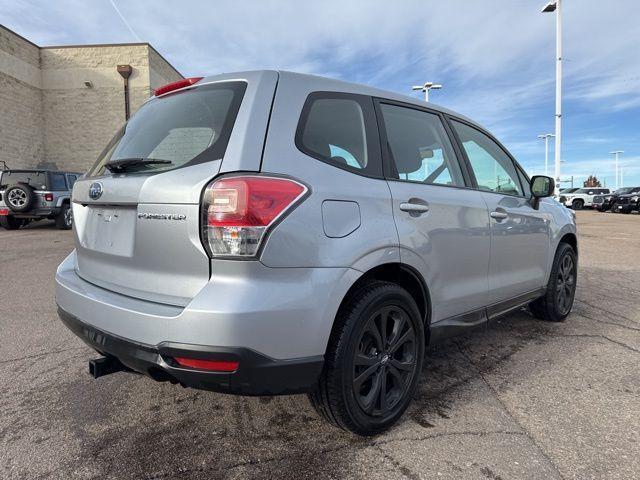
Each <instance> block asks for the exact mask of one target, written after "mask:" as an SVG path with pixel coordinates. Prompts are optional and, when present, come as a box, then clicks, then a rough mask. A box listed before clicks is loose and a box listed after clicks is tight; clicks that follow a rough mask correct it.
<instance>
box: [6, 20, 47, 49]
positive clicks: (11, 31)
mask: <svg viewBox="0 0 640 480" xmlns="http://www.w3.org/2000/svg"><path fill="white" fill-rule="evenodd" d="M0 28H2V29H3V30H6V31H7V32H9V33H12V34H13V35H15V36H16V37H18V38H20V39H21V40H24V41H25V42H27V43H30V44H31V45H33V46H34V47H38V48H41V47H40V45H36V44H35V43H33V42H32V41H31V40H29V39H28V38H24V37H23V36H22V35H20V34H19V33H16V32H14V31H13V30H11V29H10V28H9V27H7V26H6V25H3V24H1V23H0Z"/></svg>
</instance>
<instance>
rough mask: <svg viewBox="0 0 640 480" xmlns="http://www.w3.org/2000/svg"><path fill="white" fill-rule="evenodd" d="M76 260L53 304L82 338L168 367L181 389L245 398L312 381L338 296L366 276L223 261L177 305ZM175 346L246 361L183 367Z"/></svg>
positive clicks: (61, 277) (66, 265) (60, 273)
mask: <svg viewBox="0 0 640 480" xmlns="http://www.w3.org/2000/svg"><path fill="white" fill-rule="evenodd" d="M75 265H76V256H75V252H73V253H72V254H71V255H69V256H68V257H67V258H66V259H65V260H64V261H63V262H62V264H61V265H60V266H59V267H58V270H57V272H56V302H57V304H58V307H59V308H60V309H61V318H62V320H63V321H64V322H65V324H67V325H68V326H69V328H71V330H73V331H74V332H75V333H76V334H77V335H78V336H80V337H81V338H82V339H83V340H84V341H85V342H87V343H89V344H90V345H91V346H92V347H93V348H95V349H96V350H98V351H100V352H102V353H104V354H107V355H111V356H114V357H117V358H118V359H120V360H121V362H122V363H123V364H124V365H126V366H127V367H129V368H130V369H132V370H135V371H137V372H140V373H144V374H147V375H149V376H151V377H154V375H156V374H157V373H158V372H160V376H162V375H163V372H164V373H166V374H168V375H169V376H170V379H173V380H176V381H178V382H180V383H183V384H184V385H188V386H193V387H196V388H205V389H208V390H217V391H224V392H230V393H242V394H275V393H291V392H296V391H304V390H306V389H308V388H309V387H310V386H311V385H313V384H314V383H315V381H316V380H317V378H318V375H319V374H320V370H321V368H322V359H323V356H324V353H325V350H326V346H327V343H328V340H329V336H330V334H331V329H332V326H333V320H334V318H335V315H336V313H337V310H338V308H339V306H340V302H341V301H342V299H343V298H344V295H345V294H346V292H347V291H348V289H349V287H350V286H351V285H352V284H353V282H354V281H355V280H356V279H357V278H358V277H359V275H360V273H359V272H357V271H356V270H352V269H349V268H269V267H266V266H265V265H263V264H261V263H260V262H257V261H255V262H239V261H221V263H220V264H214V265H213V272H214V274H213V275H212V277H211V279H210V280H209V281H208V283H206V284H205V286H204V287H203V288H202V290H201V291H200V292H199V293H198V294H197V295H196V296H195V297H194V298H193V299H192V300H191V302H190V303H189V304H188V305H186V306H185V307H180V306H172V305H165V304H159V303H155V302H150V301H146V300H140V299H137V298H132V297H128V296H126V295H122V294H120V293H115V292H112V291H109V290H106V289H104V288H101V287H98V286H96V285H93V284H92V283H90V282H87V281H86V280H84V279H82V278H81V277H80V276H79V275H78V274H77V273H76V271H75ZM102 338H104V339H106V340H105V341H104V342H102V341H101V340H99V339H102ZM96 339H98V340H96ZM105 345H106V346H105ZM174 350H184V351H185V352H186V353H189V355H184V356H186V357H193V358H198V357H199V355H200V354H202V355H203V356H204V357H207V359H211V360H218V359H221V360H225V359H237V361H239V362H240V367H239V369H238V370H237V372H235V373H233V374H217V373H213V374H212V373H208V372H206V373H204V372H194V371H191V370H187V369H184V368H177V367H175V366H173V365H172V364H171V363H170V362H168V361H167V358H169V357H170V356H171V352H173V351H174ZM220 356H222V357H223V358H219V357H220ZM209 357H212V358H209ZM201 358H203V357H201Z"/></svg>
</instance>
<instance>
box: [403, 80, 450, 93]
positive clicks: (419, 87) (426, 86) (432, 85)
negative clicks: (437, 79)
mask: <svg viewBox="0 0 640 480" xmlns="http://www.w3.org/2000/svg"><path fill="white" fill-rule="evenodd" d="M411 88H412V89H413V90H421V91H423V92H425V91H427V90H430V89H432V88H433V89H436V90H437V89H439V88H442V85H440V84H438V83H433V82H427V83H425V84H424V85H414V86H413V87H411Z"/></svg>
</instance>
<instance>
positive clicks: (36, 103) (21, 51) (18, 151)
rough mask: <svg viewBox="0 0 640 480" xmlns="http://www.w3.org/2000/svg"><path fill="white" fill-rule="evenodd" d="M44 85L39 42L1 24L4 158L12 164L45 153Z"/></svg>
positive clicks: (0, 143) (0, 150) (33, 161)
mask: <svg viewBox="0 0 640 480" xmlns="http://www.w3.org/2000/svg"><path fill="white" fill-rule="evenodd" d="M41 87H42V75H41V72H40V49H39V48H38V46H37V45H35V44H33V43H31V42H29V41H27V40H25V39H23V38H22V37H20V36H19V35H16V34H15V33H13V32H12V31H10V30H7V29H4V28H2V27H1V26H0V160H3V161H5V162H6V163H7V165H9V166H25V165H33V166H35V165H37V164H38V163H39V162H40V161H41V159H42V158H43V156H44V119H43V116H42V113H43V105H42V90H41ZM0 165H1V163H0Z"/></svg>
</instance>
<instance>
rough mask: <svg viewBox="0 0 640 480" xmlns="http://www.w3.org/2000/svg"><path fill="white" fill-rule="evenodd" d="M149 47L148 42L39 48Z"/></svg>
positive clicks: (44, 48) (46, 46)
mask: <svg viewBox="0 0 640 480" xmlns="http://www.w3.org/2000/svg"><path fill="white" fill-rule="evenodd" d="M144 46H147V47H149V46H151V45H150V44H149V42H132V43H126V42H125V43H84V44H81V45H45V46H44V47H40V48H42V49H43V50H46V49H49V48H96V47H144Z"/></svg>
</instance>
